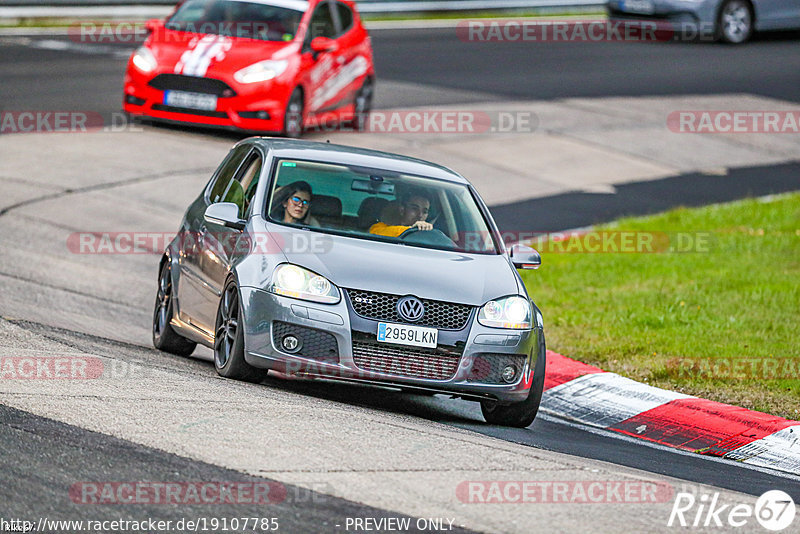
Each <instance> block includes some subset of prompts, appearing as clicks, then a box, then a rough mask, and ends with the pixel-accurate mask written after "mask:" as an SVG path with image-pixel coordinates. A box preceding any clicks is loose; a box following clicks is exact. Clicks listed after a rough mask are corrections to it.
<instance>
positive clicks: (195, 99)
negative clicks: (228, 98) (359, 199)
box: [164, 91, 217, 111]
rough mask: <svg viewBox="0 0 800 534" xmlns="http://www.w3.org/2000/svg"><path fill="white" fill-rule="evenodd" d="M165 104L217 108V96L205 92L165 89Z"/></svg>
mask: <svg viewBox="0 0 800 534" xmlns="http://www.w3.org/2000/svg"><path fill="white" fill-rule="evenodd" d="M164 104H166V105H168V106H173V107H176V108H191V109H204V110H206V111H216V110H217V97H216V96H214V95H207V94H204V93H187V92H185V91H165V92H164Z"/></svg>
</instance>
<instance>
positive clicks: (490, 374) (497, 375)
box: [467, 352, 527, 384]
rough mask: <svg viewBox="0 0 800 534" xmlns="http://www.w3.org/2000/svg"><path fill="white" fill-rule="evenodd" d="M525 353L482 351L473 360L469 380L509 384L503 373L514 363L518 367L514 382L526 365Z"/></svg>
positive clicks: (482, 382)
mask: <svg viewBox="0 0 800 534" xmlns="http://www.w3.org/2000/svg"><path fill="white" fill-rule="evenodd" d="M526 358H527V356H526V355H525V354H494V353H488V352H484V353H480V354H476V355H475V359H474V361H473V362H472V370H470V372H469V375H468V376H467V381H468V382H480V383H481V384H508V383H509V382H506V381H505V380H503V378H502V376H501V373H502V372H503V369H505V368H506V367H508V366H509V365H512V366H513V367H514V368H515V369H516V374H515V377H514V380H512V381H511V382H510V383H511V384H513V383H514V382H516V381H517V380H518V379H519V376H520V373H522V370H523V368H524V366H525V359H526Z"/></svg>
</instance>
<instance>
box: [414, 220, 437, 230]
mask: <svg viewBox="0 0 800 534" xmlns="http://www.w3.org/2000/svg"><path fill="white" fill-rule="evenodd" d="M411 227H412V228H418V229H420V230H433V225H432V224H431V223H429V222H427V221H417V222H415V223H414V224H412V225H411Z"/></svg>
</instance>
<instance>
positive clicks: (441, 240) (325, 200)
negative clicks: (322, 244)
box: [267, 159, 497, 254]
mask: <svg viewBox="0 0 800 534" xmlns="http://www.w3.org/2000/svg"><path fill="white" fill-rule="evenodd" d="M274 172H275V177H274V180H273V181H272V183H273V184H274V185H273V190H272V192H271V194H270V197H269V198H270V201H269V203H268V206H269V210H268V213H267V216H268V218H269V219H270V220H272V221H273V222H278V223H282V224H290V225H297V226H302V227H306V228H309V229H312V230H317V231H322V232H329V233H336V234H340V235H347V236H350V237H356V238H360V239H371V240H375V241H388V242H395V243H403V244H408V245H415V246H421V247H428V248H435V249H440V250H453V251H459V252H471V253H479V254H496V253H497V247H496V243H495V240H494V238H493V236H492V233H491V231H490V230H489V226H488V225H487V223H486V220H485V219H484V217H483V215H482V214H481V210H480V208H479V207H478V205H477V203H476V202H475V199H474V198H473V196H472V193H471V192H470V190H469V188H468V187H467V186H466V185H465V184H458V183H451V182H447V181H442V180H436V179H433V178H424V177H420V176H411V175H404V174H398V173H394V172H389V171H384V170H379V169H367V168H357V167H348V166H344V165H336V164H330V163H321V162H313V161H303V160H290V159H282V160H279V161H278V162H277V165H276V167H275V171H274Z"/></svg>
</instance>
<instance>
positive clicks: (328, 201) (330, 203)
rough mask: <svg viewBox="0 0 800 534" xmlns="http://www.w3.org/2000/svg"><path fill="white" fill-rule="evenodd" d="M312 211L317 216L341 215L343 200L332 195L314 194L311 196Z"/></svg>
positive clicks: (336, 216) (335, 216)
mask: <svg viewBox="0 0 800 534" xmlns="http://www.w3.org/2000/svg"><path fill="white" fill-rule="evenodd" d="M311 213H312V215H314V216H315V217H334V218H338V217H341V216H342V201H341V200H339V199H338V198H337V197H332V196H330V195H313V196H312V197H311Z"/></svg>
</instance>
